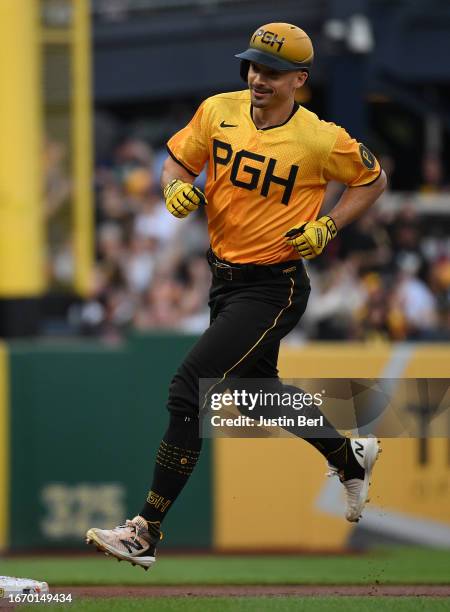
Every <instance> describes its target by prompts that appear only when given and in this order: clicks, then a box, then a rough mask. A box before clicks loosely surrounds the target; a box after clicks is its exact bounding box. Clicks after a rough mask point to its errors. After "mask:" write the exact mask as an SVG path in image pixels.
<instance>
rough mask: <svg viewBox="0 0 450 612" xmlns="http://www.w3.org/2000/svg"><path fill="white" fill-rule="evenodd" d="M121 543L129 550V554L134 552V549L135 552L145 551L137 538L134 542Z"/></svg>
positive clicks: (124, 541)
mask: <svg viewBox="0 0 450 612" xmlns="http://www.w3.org/2000/svg"><path fill="white" fill-rule="evenodd" d="M120 541H121V542H122V544H123V545H124V546H125V548H126V549H127V550H128V552H129V553H132V552H133V548H134V549H135V550H144V547H143V546H142V544H141V543H140V542H139V541H138V540H136V538H133V539H132V540H120Z"/></svg>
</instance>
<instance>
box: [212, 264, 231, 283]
mask: <svg viewBox="0 0 450 612" xmlns="http://www.w3.org/2000/svg"><path fill="white" fill-rule="evenodd" d="M214 265H215V267H216V271H217V276H218V277H219V278H223V279H224V280H233V270H232V268H231V266H229V265H228V264H226V263H223V262H221V261H215V262H214ZM219 270H220V272H219Z"/></svg>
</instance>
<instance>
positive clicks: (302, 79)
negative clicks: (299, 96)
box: [296, 70, 309, 89]
mask: <svg viewBox="0 0 450 612" xmlns="http://www.w3.org/2000/svg"><path fill="white" fill-rule="evenodd" d="M296 76H297V82H296V89H298V88H299V87H303V85H304V84H305V83H306V81H307V80H308V76H309V75H308V73H307V72H306V70H299V71H298V72H297V75H296Z"/></svg>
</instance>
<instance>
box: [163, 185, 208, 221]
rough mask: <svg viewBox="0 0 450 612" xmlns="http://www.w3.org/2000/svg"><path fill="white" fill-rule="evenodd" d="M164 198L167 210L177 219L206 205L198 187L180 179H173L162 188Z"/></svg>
mask: <svg viewBox="0 0 450 612" xmlns="http://www.w3.org/2000/svg"><path fill="white" fill-rule="evenodd" d="M164 198H165V200H166V208H167V210H168V211H169V212H170V214H171V215H173V216H174V217H178V219H182V218H183V217H187V216H188V214H189V213H191V212H192V211H193V210H197V208H198V207H199V206H202V205H206V204H207V201H206V197H205V194H204V193H203V192H202V191H200V189H198V187H194V185H191V184H190V183H185V182H183V181H181V180H180V179H173V181H170V183H168V184H167V185H166V186H165V187H164Z"/></svg>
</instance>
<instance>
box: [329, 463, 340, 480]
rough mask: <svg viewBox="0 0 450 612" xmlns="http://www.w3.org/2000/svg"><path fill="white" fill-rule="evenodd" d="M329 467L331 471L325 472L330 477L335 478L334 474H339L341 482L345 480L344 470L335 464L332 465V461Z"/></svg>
mask: <svg viewBox="0 0 450 612" xmlns="http://www.w3.org/2000/svg"><path fill="white" fill-rule="evenodd" d="M328 468H329V470H330V471H329V472H326V474H325V475H326V476H328V478H333V477H334V476H337V477H338V478H339V480H340V481H341V482H344V470H340V469H339V468H337V467H335V466H334V465H331V463H329V464H328Z"/></svg>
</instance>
